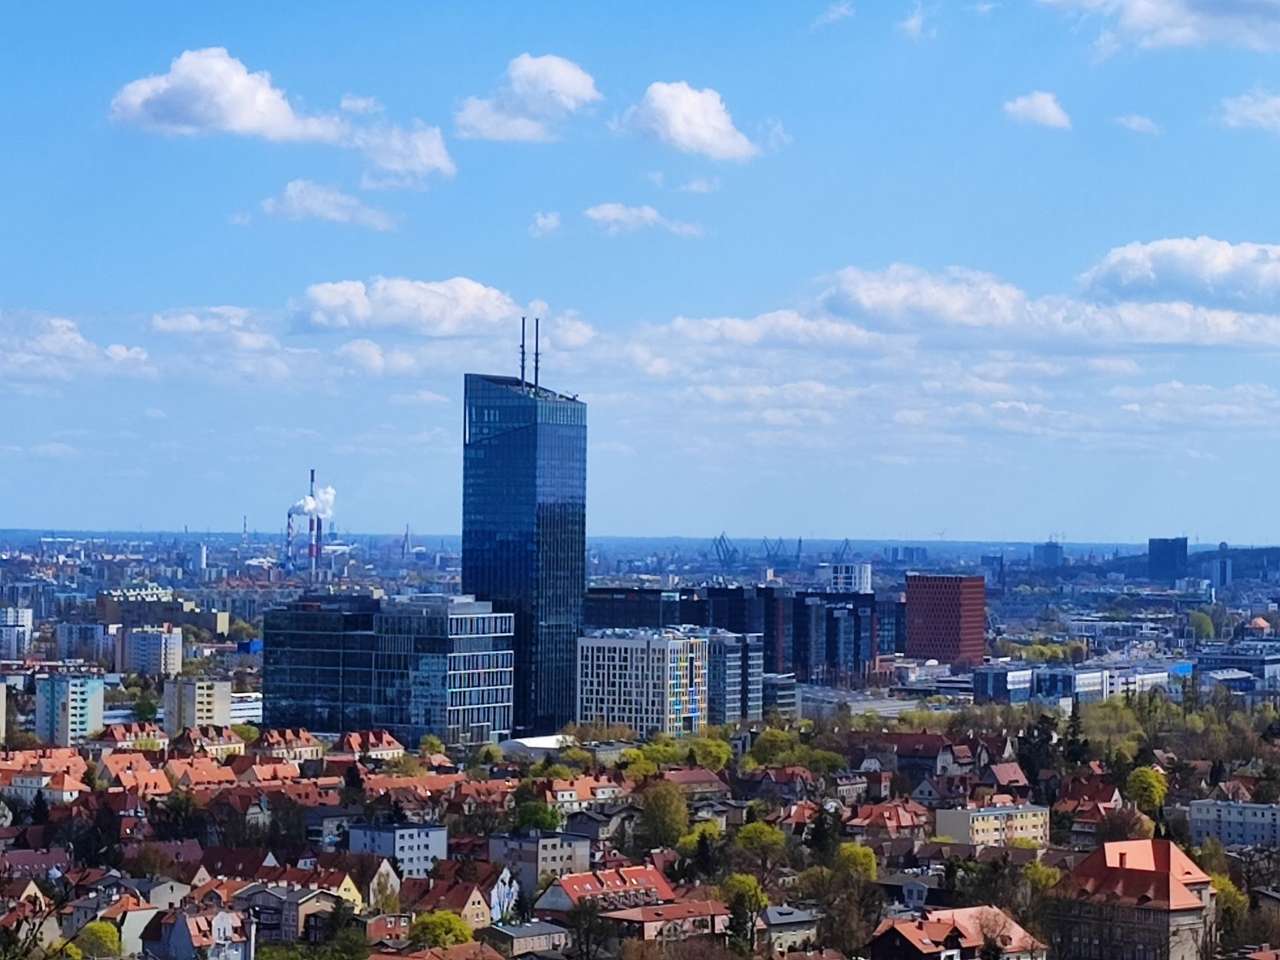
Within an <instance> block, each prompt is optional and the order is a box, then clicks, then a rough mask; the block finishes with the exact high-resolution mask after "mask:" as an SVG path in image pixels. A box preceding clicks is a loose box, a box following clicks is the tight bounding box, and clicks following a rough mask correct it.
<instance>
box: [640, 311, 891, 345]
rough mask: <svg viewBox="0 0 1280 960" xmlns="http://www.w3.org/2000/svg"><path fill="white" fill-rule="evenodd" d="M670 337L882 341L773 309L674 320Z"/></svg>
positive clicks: (738, 341)
mask: <svg viewBox="0 0 1280 960" xmlns="http://www.w3.org/2000/svg"><path fill="white" fill-rule="evenodd" d="M665 329H666V330H668V331H669V332H670V333H671V334H672V335H674V336H676V337H679V338H682V339H685V340H690V341H693V342H696V343H728V344H734V345H738V346H755V345H757V344H766V343H774V344H783V345H791V346H814V347H822V346H839V347H854V348H866V347H880V346H883V345H884V343H885V341H884V338H883V337H881V336H879V335H878V334H875V333H872V332H870V331H868V330H866V329H864V328H863V327H860V326H858V325H857V324H853V323H848V322H845V321H842V320H837V319H833V318H830V317H811V316H806V315H805V314H802V313H800V312H798V311H795V310H774V311H772V312H770V313H762V314H760V315H758V316H755V317H704V318H696V317H676V318H675V319H674V320H673V321H671V323H670V325H669V327H667V328H665Z"/></svg>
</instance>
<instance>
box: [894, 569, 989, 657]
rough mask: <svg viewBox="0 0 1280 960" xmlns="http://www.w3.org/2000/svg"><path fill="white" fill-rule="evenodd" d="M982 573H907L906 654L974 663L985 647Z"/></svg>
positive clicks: (985, 591)
mask: <svg viewBox="0 0 1280 960" xmlns="http://www.w3.org/2000/svg"><path fill="white" fill-rule="evenodd" d="M986 636H987V590H986V584H985V581H984V580H983V579H982V577H957V576H938V575H933V574H908V575H907V656H909V657H920V658H923V659H930V658H932V659H934V660H937V661H938V662H939V663H951V664H961V665H967V664H974V663H980V662H981V661H982V655H983V653H984V652H985V651H986Z"/></svg>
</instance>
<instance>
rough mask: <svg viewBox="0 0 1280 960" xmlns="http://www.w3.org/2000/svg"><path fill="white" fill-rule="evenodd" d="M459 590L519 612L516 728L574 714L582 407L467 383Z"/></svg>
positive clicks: (520, 382)
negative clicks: (460, 581)
mask: <svg viewBox="0 0 1280 960" xmlns="http://www.w3.org/2000/svg"><path fill="white" fill-rule="evenodd" d="M464 393H465V397H464V407H465V412H464V425H463V469H462V589H463V590H464V591H466V592H467V593H471V594H475V595H476V596H477V597H479V598H480V599H482V600H488V601H491V602H492V603H493V604H494V609H495V610H501V611H504V612H507V613H512V614H514V615H515V630H514V638H513V644H512V646H513V649H514V652H515V676H516V684H515V704H514V723H515V729H516V731H517V732H518V733H520V734H521V735H528V734H540V733H551V732H553V731H556V730H559V729H560V728H561V727H563V726H564V725H565V724H566V723H569V722H571V721H572V720H573V719H574V716H575V703H574V695H575V688H574V676H575V673H574V666H575V662H576V644H577V640H578V637H579V636H580V635H581V633H582V597H583V592H584V590H585V587H586V494H587V406H586V404H584V403H582V402H581V401H580V400H578V399H577V398H576V397H571V396H564V395H562V394H559V393H556V392H554V391H552V390H547V389H546V388H544V387H539V386H538V385H537V374H536V361H535V375H534V382H533V383H529V382H527V381H526V380H525V379H524V376H523V372H522V375H521V377H520V378H519V379H516V378H514V377H497V376H485V375H481V374H473V373H469V374H467V376H466V382H465V388H464Z"/></svg>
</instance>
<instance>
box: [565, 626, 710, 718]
mask: <svg viewBox="0 0 1280 960" xmlns="http://www.w3.org/2000/svg"><path fill="white" fill-rule="evenodd" d="M707 648H708V643H707V637H706V633H705V632H704V631H699V630H681V629H679V628H674V629H666V630H605V631H600V632H598V633H593V634H590V635H588V636H585V637H582V638H580V639H579V640H578V668H577V682H578V697H577V699H578V713H577V719H578V722H579V723H603V724H607V725H613V724H620V725H622V726H626V727H630V728H631V729H632V730H634V731H635V732H636V733H637V734H638V735H640V736H649V735H652V734H656V733H667V734H671V735H673V736H680V735H682V734H696V733H698V732H700V731H701V730H702V728H703V727H705V726H706V723H707V652H708V651H707Z"/></svg>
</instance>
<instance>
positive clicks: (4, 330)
mask: <svg viewBox="0 0 1280 960" xmlns="http://www.w3.org/2000/svg"><path fill="white" fill-rule="evenodd" d="M154 373H155V368H154V366H153V365H152V364H151V358H150V355H149V354H148V352H147V351H146V349H144V348H143V347H140V346H126V345H125V344H121V343H111V344H108V345H107V346H105V347H102V346H99V345H98V344H96V343H94V342H93V341H92V340H90V339H89V338H88V337H86V336H85V335H84V333H82V332H81V330H80V325H79V324H78V323H76V321H74V320H70V319H67V318H66V317H25V316H23V317H20V316H17V315H15V314H9V313H5V312H0V377H2V378H4V379H12V380H15V381H19V380H21V381H25V380H45V379H54V380H69V379H71V378H72V377H76V376H83V375H88V374H119V375H135V376H151V375H153V374H154Z"/></svg>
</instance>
